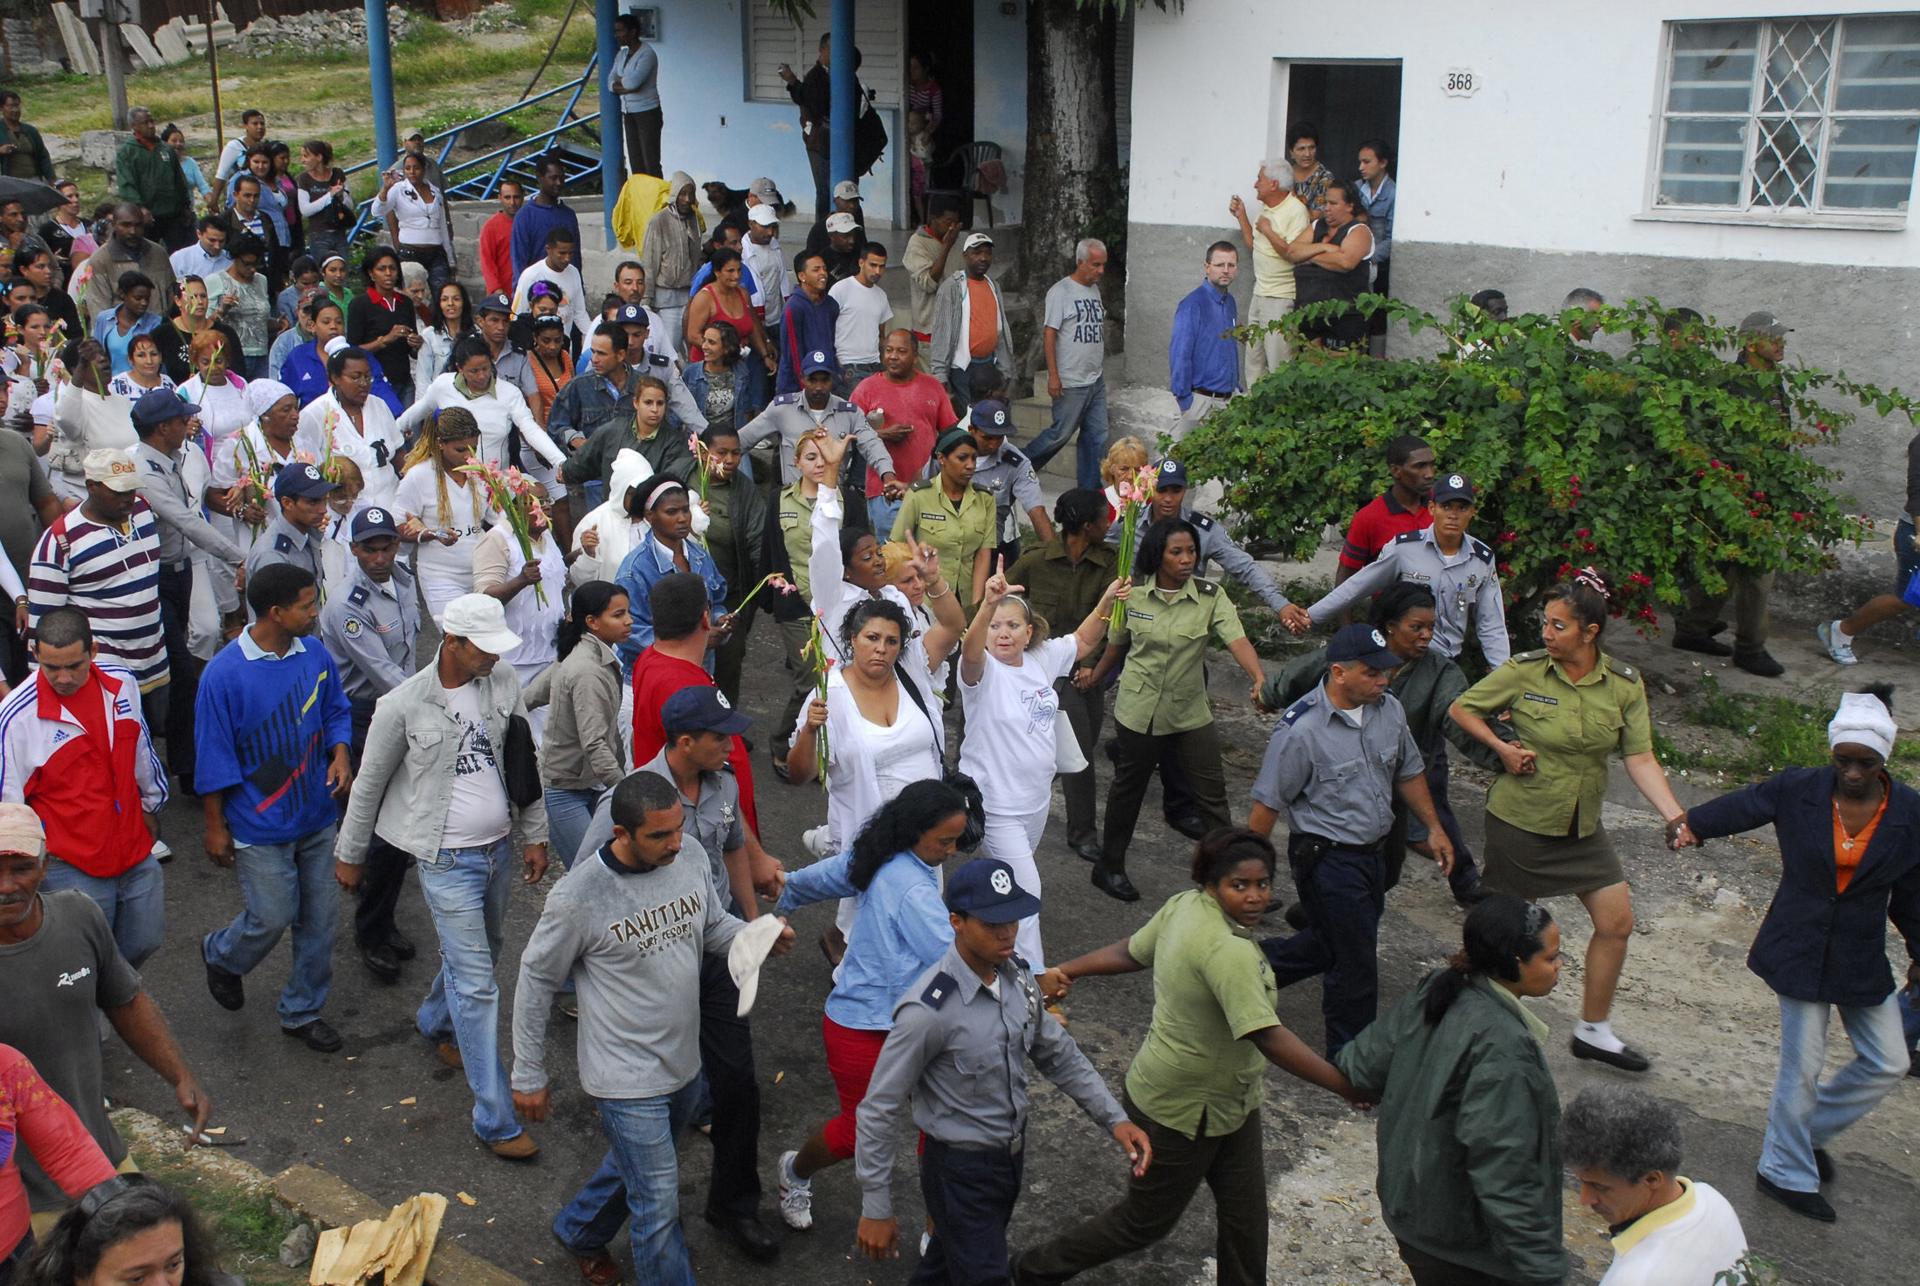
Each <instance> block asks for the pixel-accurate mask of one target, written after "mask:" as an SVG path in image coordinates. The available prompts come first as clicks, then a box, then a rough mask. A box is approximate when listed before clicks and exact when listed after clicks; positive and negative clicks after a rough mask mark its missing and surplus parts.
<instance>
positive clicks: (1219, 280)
mask: <svg viewBox="0 0 1920 1286" xmlns="http://www.w3.org/2000/svg"><path fill="white" fill-rule="evenodd" d="M1206 271H1207V279H1206V280H1205V281H1203V282H1201V283H1200V284H1199V285H1197V286H1195V287H1194V288H1193V290H1192V291H1191V292H1190V293H1189V294H1188V295H1187V297H1186V298H1185V299H1182V300H1181V301H1180V307H1178V308H1177V309H1175V310H1174V313H1173V340H1172V342H1171V343H1169V344H1168V345H1167V365H1168V367H1169V369H1170V372H1171V378H1172V380H1173V400H1174V401H1175V402H1178V403H1179V404H1180V418H1179V419H1178V420H1176V421H1175V422H1174V425H1173V437H1174V440H1175V441H1176V442H1177V441H1179V440H1180V439H1181V438H1183V437H1185V436H1186V434H1187V430H1188V429H1191V428H1192V427H1193V426H1194V425H1196V424H1198V423H1200V421H1202V420H1204V419H1206V418H1207V415H1208V413H1209V412H1211V411H1212V410H1213V408H1214V407H1216V406H1219V405H1221V404H1222V403H1224V402H1225V401H1226V400H1227V399H1228V398H1230V397H1232V396H1233V395H1234V394H1235V393H1238V392H1239V391H1240V388H1241V382H1240V347H1239V345H1238V344H1236V343H1234V340H1233V334H1232V332H1233V329H1234V327H1236V326H1238V325H1239V324H1240V323H1239V320H1238V317H1239V313H1238V306H1237V305H1236V304H1235V303H1234V301H1233V293H1232V286H1233V279H1234V278H1235V277H1236V276H1238V275H1239V273H1240V251H1239V250H1238V249H1236V248H1235V246H1234V244H1233V243H1232V242H1231V241H1216V242H1214V243H1213V244H1212V245H1210V246H1208V247H1207V270H1206Z"/></svg>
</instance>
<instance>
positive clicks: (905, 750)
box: [834, 692, 940, 803]
mask: <svg viewBox="0 0 1920 1286" xmlns="http://www.w3.org/2000/svg"><path fill="white" fill-rule="evenodd" d="M857 726H858V727H859V729H860V732H861V737H862V739H863V741H864V743H865V744H864V745H863V746H862V749H863V750H864V751H865V753H866V754H867V755H868V756H869V757H870V758H871V759H872V760H873V780H874V784H875V785H877V786H879V788H880V799H881V801H882V802H883V803H884V802H885V801H887V800H890V799H892V798H894V797H895V796H897V795H898V794H899V793H900V792H901V791H903V790H905V789H906V788H907V787H909V786H911V785H913V783H914V782H916V781H926V780H928V779H929V778H937V777H938V776H940V762H939V760H938V759H937V758H936V757H935V742H934V739H933V724H931V723H930V722H928V721H927V716H925V715H923V714H921V713H920V708H919V707H918V706H916V705H914V704H913V698H912V697H910V696H908V695H907V694H906V693H905V692H902V693H901V694H900V711H899V713H898V714H896V715H895V716H894V718H893V726H892V727H890V728H883V727H881V726H880V725H879V724H877V723H869V722H867V718H866V716H865V715H860V716H859V717H858V724H857ZM834 753H835V754H838V753H839V752H838V751H837V750H836V751H835V752H834Z"/></svg>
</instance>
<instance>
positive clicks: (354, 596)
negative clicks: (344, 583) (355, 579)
mask: <svg viewBox="0 0 1920 1286" xmlns="http://www.w3.org/2000/svg"><path fill="white" fill-rule="evenodd" d="M372 597H373V591H372V590H369V589H368V588H367V587H366V586H365V585H355V586H354V587H353V588H352V589H350V590H348V591H347V602H349V603H351V604H353V605H354V606H355V607H358V606H360V605H361V604H362V603H364V602H366V601H367V600H368V599H369V598H372Z"/></svg>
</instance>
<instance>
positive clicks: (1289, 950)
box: [1260, 835, 1387, 1058]
mask: <svg viewBox="0 0 1920 1286" xmlns="http://www.w3.org/2000/svg"><path fill="white" fill-rule="evenodd" d="M1311 838H1312V837H1310V836H1301V835H1295V836H1293V837H1292V838H1291V840H1290V841H1289V843H1288V845H1287V863H1288V865H1289V866H1290V867H1292V870H1293V882H1294V886H1295V887H1296V888H1297V889H1299V891H1300V901H1301V904H1302V905H1303V906H1305V907H1306V911H1307V927H1306V928H1304V929H1302V930H1300V932H1298V933H1296V934H1294V935H1293V936H1292V937H1289V938H1267V939H1266V940H1265V941H1263V942H1261V944H1260V949H1261V950H1262V951H1264V952H1266V954H1267V962H1268V963H1269V964H1271V965H1272V966H1273V976H1274V981H1275V982H1277V983H1278V984H1279V985H1280V986H1282V987H1285V986H1288V985H1290V984H1292V983H1296V982H1299V981H1300V980H1301V979H1303V978H1311V977H1313V976H1314V975H1315V974H1322V973H1324V974H1325V975H1326V977H1325V978H1324V979H1323V980H1322V981H1321V984H1320V1013H1321V1016H1322V1017H1323V1018H1324V1019H1325V1022H1326V1032H1327V1057H1328V1058H1332V1057H1333V1056H1334V1055H1335V1054H1337V1053H1339V1052H1340V1051H1341V1049H1343V1048H1344V1047H1345V1046H1346V1044H1347V1042H1348V1041H1351V1040H1352V1039H1353V1038H1354V1037H1355V1036H1358V1035H1359V1034H1360V1033H1361V1032H1362V1031H1363V1030H1364V1029H1365V1028H1366V1026H1367V1024H1369V1023H1371V1022H1372V1021H1373V1019H1374V1013H1375V1011H1376V1009H1377V1008H1378V1005H1379V997H1380V967H1379V962H1378V960H1377V959H1376V950H1377V944H1378V942H1379V938H1380V915H1381V913H1382V912H1383V911H1385V910H1386V905H1387V887H1386V861H1385V859H1384V858H1383V857H1382V856H1381V855H1380V853H1379V852H1378V851H1375V852H1371V853H1369V852H1362V851H1361V850H1358V849H1351V848H1339V847H1331V848H1327V849H1325V850H1324V851H1322V852H1319V853H1317V854H1316V853H1315V852H1314V847H1315V846H1314V845H1313V844H1311V843H1309V842H1308V841H1309V840H1311Z"/></svg>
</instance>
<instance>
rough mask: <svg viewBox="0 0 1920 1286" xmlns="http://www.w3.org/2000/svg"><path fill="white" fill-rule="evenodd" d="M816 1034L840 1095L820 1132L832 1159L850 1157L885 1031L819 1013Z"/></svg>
mask: <svg viewBox="0 0 1920 1286" xmlns="http://www.w3.org/2000/svg"><path fill="white" fill-rule="evenodd" d="M820 1036H821V1039H822V1040H823V1041H825V1042H826V1046H827V1074H828V1075H829V1076H831V1077H833V1088H834V1092H835V1093H837V1094H838V1095H839V1096H840V1115H838V1116H836V1117H834V1118H833V1119H832V1120H831V1121H828V1122H827V1123H826V1124H825V1125H824V1126H822V1127H821V1130H820V1132H821V1134H822V1135H823V1136H824V1137H825V1138H826V1140H827V1147H828V1148H829V1149H830V1150H831V1151H832V1152H833V1155H834V1156H835V1158H837V1159H838V1160H841V1161H846V1160H849V1159H851V1158H852V1156H853V1143H854V1135H855V1132H856V1131H857V1129H858V1124H859V1123H858V1120H857V1119H856V1113H857V1112H858V1111H859V1110H860V1100H861V1099H863V1098H865V1097H866V1096H867V1083H868V1082H869V1081H871V1080H872V1079H873V1065H874V1064H875V1063H877V1062H879V1061H880V1047H881V1046H882V1045H884V1044H886V1043H887V1033H885V1032H883V1031H863V1030H862V1029H860V1028H858V1027H842V1026H841V1025H840V1024H839V1023H837V1022H835V1021H833V1019H831V1018H828V1017H827V1016H826V1015H824V1014H822V1015H821V1017H820Z"/></svg>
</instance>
